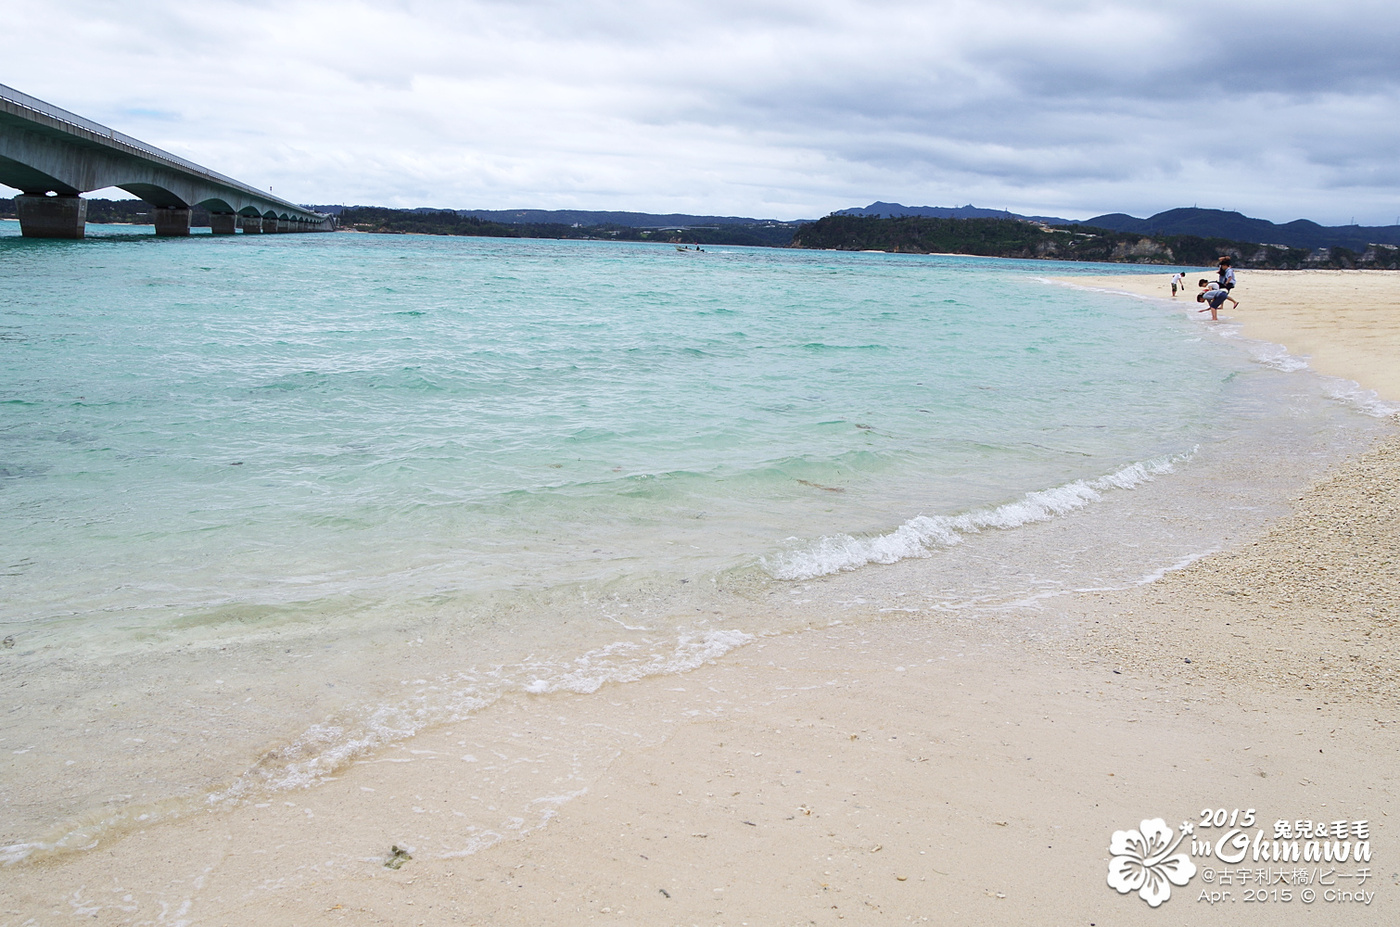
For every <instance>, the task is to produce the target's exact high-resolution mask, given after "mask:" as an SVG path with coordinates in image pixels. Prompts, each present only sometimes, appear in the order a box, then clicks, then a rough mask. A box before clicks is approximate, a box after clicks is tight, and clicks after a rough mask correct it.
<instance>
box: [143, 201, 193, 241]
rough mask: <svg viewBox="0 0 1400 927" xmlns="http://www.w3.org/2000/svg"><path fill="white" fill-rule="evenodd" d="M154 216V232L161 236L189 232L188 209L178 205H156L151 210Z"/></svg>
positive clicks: (186, 233)
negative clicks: (167, 206)
mask: <svg viewBox="0 0 1400 927" xmlns="http://www.w3.org/2000/svg"><path fill="white" fill-rule="evenodd" d="M151 214H152V215H153V216H154V217H155V222H156V234H157V235H163V236H178V235H188V234H189V233H190V211H189V209H188V208H184V209H182V208H180V207H179V206H173V207H169V208H166V207H163V206H158V207H156V208H155V209H153V210H151Z"/></svg>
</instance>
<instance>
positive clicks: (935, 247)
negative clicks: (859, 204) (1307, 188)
mask: <svg viewBox="0 0 1400 927" xmlns="http://www.w3.org/2000/svg"><path fill="white" fill-rule="evenodd" d="M792 244H793V247H795V248H821V249H827V250H836V251H890V252H903V253H912V254H970V255H980V256H983V257H1005V258H1028V259H1039V260H1061V261H1107V262H1114V263H1126V264H1166V265H1176V266H1189V267H1206V266H1209V265H1212V264H1214V263H1215V262H1216V260H1217V259H1218V258H1219V257H1221V256H1223V255H1229V256H1230V257H1231V258H1232V259H1233V260H1234V262H1235V265H1236V266H1238V267H1261V268H1280V269H1295V268H1300V267H1343V268H1349V267H1374V268H1387V269H1395V268H1397V267H1400V259H1398V258H1400V249H1397V248H1394V247H1385V246H1380V247H1368V248H1365V249H1364V250H1363V249H1358V250H1350V249H1346V248H1340V247H1337V248H1331V249H1325V250H1322V251H1312V250H1309V249H1307V248H1287V247H1279V246H1276V245H1269V244H1260V243H1257V242H1251V241H1239V240H1235V239H1229V238H1219V237H1210V238H1207V237H1202V236H1199V235H1160V236H1154V235H1146V234H1142V233H1138V232H1124V231H1116V230H1113V229H1103V228H1094V227H1091V226H1087V225H1064V226H1047V225H1042V224H1038V223H1033V222H1025V221H1021V220H1019V219H939V218H921V217H916V216H904V217H899V218H894V219H882V218H878V217H872V216H850V215H831V216H827V217H826V218H825V219H819V220H817V221H816V222H811V223H806V224H804V225H802V226H801V227H799V228H798V229H797V231H796V232H795V233H794V235H793V239H792Z"/></svg>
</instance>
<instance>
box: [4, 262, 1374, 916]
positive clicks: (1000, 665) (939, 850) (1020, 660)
mask: <svg viewBox="0 0 1400 927" xmlns="http://www.w3.org/2000/svg"><path fill="white" fill-rule="evenodd" d="M1166 280H1167V277H1166V275H1164V274H1161V275H1148V276H1144V277H1141V278H1137V277H1122V276H1113V277H1103V278H1074V280H1073V282H1075V283H1077V284H1082V285H1090V286H1100V287H1105V288H1114V289H1122V290H1125V291H1131V292H1135V293H1142V294H1145V295H1152V296H1168V298H1169V294H1168V290H1167V286H1166ZM1236 295H1237V297H1238V298H1239V299H1240V300H1241V306H1240V309H1239V310H1238V311H1232V312H1226V313H1224V315H1225V316H1227V317H1229V318H1230V319H1233V320H1236V321H1238V322H1240V323H1241V324H1242V325H1243V326H1244V333H1245V335H1246V336H1248V337H1251V338H1259V339H1264V340H1270V341H1275V342H1279V343H1282V344H1285V345H1287V346H1288V348H1289V350H1290V351H1292V352H1294V353H1296V354H1301V355H1307V356H1308V357H1309V358H1310V363H1311V364H1312V365H1313V366H1314V367H1316V368H1317V369H1318V370H1319V371H1322V372H1325V373H1328V374H1333V375H1336V376H1342V377H1347V378H1349V379H1354V380H1357V381H1358V382H1360V383H1361V384H1362V385H1363V386H1365V387H1367V388H1370V389H1374V390H1376V391H1377V392H1378V393H1379V394H1380V395H1381V396H1382V397H1385V398H1388V399H1392V400H1400V372H1397V371H1396V369H1395V365H1394V363H1393V361H1394V358H1395V357H1397V356H1400V274H1388V273H1370V272H1357V273H1346V272H1330V271H1318V272H1300V273H1263V272H1254V271H1241V272H1240V286H1239V288H1238V290H1237V291H1236ZM1180 299H1181V298H1180V297H1179V298H1178V300H1179V301H1180ZM1203 324H1208V323H1204V322H1203ZM1267 474H1268V470H1267V462H1261V463H1260V470H1259V474H1258V476H1257V478H1258V479H1267ZM1251 478H1254V477H1253V476H1251ZM1292 505H1293V511H1292V514H1290V515H1287V516H1286V517H1283V518H1281V519H1279V520H1276V521H1274V522H1273V523H1272V524H1271V525H1270V526H1269V527H1267V528H1266V529H1265V530H1263V531H1262V532H1259V533H1258V534H1257V535H1256V536H1252V537H1249V538H1242V539H1240V540H1239V542H1238V543H1237V544H1235V545H1234V546H1233V547H1231V548H1230V549H1227V550H1224V551H1221V552H1219V553H1216V554H1213V555H1210V556H1207V557H1204V558H1202V559H1200V560H1197V561H1196V562H1195V563H1193V564H1191V565H1190V566H1188V567H1186V568H1184V569H1180V570H1177V571H1175V572H1170V573H1168V574H1166V575H1165V576H1164V577H1163V578H1161V579H1160V580H1158V581H1156V582H1154V583H1150V584H1147V585H1142V586H1138V587H1133V588H1128V589H1121V590H1115V591H1100V592H1078V593H1073V594H1067V595H1062V596H1059V597H1057V598H1054V599H1051V600H1047V601H1046V602H1044V603H1041V604H1040V605H1038V606H1037V607H1036V608H1035V609H1034V610H1033V612H1032V613H1031V614H1030V615H1029V616H1028V615H1027V613H1026V612H1027V611H1028V610H1021V611H1019V612H1018V611H1014V610H1009V611H1007V612H1006V613H1005V617H1004V618H1001V619H998V620H994V621H993V620H979V621H978V622H977V623H976V624H975V625H974V624H972V623H971V622H968V621H965V620H961V619H959V618H958V617H957V616H955V615H946V614H945V615H928V614H918V613H917V609H911V610H909V611H907V612H901V611H894V610H889V606H888V603H890V602H893V601H896V600H897V597H898V595H900V594H904V593H917V590H918V589H919V588H920V587H921V584H922V583H924V582H926V571H927V570H928V569H929V568H930V567H929V562H928V561H926V560H910V561H904V562H901V563H899V564H895V565H893V566H889V567H884V568H881V569H882V573H881V580H880V582H881V583H882V584H883V586H884V588H885V589H886V591H887V593H888V594H887V595H886V596H884V597H883V599H881V600H880V601H876V600H874V599H866V600H865V601H858V600H857V599H856V598H854V597H853V596H852V595H851V594H850V587H849V586H848V582H849V580H848V578H846V577H844V576H835V577H830V578H828V579H825V580H817V581H812V582H809V583H804V584H802V586H801V589H802V593H803V597H804V598H805V600H806V603H805V604H804V605H802V607H803V608H805V609H808V610H809V611H810V613H811V617H812V620H811V624H812V626H813V628H814V629H813V630H808V631H804V632H799V633H792V634H786V635H781V636H773V637H769V638H764V639H761V640H759V641H757V642H756V643H753V644H751V645H749V646H747V647H743V648H740V649H739V650H737V651H734V652H732V653H731V654H729V655H727V656H725V657H723V658H721V659H719V660H717V661H714V662H712V663H710V664H707V665H705V666H703V667H701V668H699V669H696V670H694V671H692V672H689V673H685V674H681V675H674V676H660V677H654V678H650V679H645V680H642V681H640V682H634V683H629V684H626V685H618V686H612V687H610V688H609V689H606V690H604V691H603V692H602V693H599V694H595V695H591V696H578V695H571V694H550V695H540V696H526V695H522V696H520V697H518V698H512V699H507V700H503V701H502V702H501V703H498V704H497V705H494V706H492V707H490V708H487V709H485V710H483V711H482V712H481V713H480V714H479V715H477V716H474V717H472V718H471V719H469V720H467V721H463V722H460V723H456V724H451V725H446V726H442V727H438V728H435V729H432V730H430V731H428V732H426V733H423V734H420V735H418V736H416V737H413V738H412V739H410V740H408V741H405V742H403V743H400V744H398V745H396V746H393V747H391V748H387V749H385V750H383V751H381V752H379V753H377V754H374V755H372V756H370V757H368V758H366V759H363V760H361V761H359V762H357V763H355V764H353V765H351V766H349V767H348V768H347V769H345V770H344V771H342V772H341V773H340V774H339V775H338V776H337V777H335V778H334V780H333V781H329V782H326V783H323V784H321V785H319V786H317V787H315V788H311V789H306V790H300V791H295V792H289V793H284V794H283V795H281V796H279V797H278V798H277V799H276V800H274V801H268V802H261V803H257V804H242V805H237V806H234V807H228V808H220V809H215V810H210V811H208V812H207V813H200V814H197V815H192V816H186V817H182V818H180V819H177V820H174V821H172V822H168V823H161V822H154V823H150V824H149V825H142V826H139V827H137V828H136V829H134V830H133V831H132V832H131V833H129V834H127V835H126V836H125V837H123V838H122V839H119V840H110V841H104V842H103V843H102V844H101V845H99V846H97V847H96V848H94V849H93V850H91V851H88V852H84V853H70V854H67V855H65V856H63V857H60V858H54V859H49V860H44V859H36V860H32V861H29V862H26V863H24V864H22V865H18V866H13V867H10V868H8V869H7V870H5V871H4V873H3V879H0V911H3V912H4V917H3V918H0V924H4V925H19V924H26V923H57V922H59V921H66V920H68V919H70V918H72V919H78V918H81V919H82V921H83V922H84V923H93V924H126V923H189V924H209V925H221V924H226V925H241V924H260V925H269V927H277V925H306V924H336V923H352V924H426V925H436V924H473V925H475V924H480V925H527V924H528V925H542V924H558V925H574V924H582V923H599V924H635V925H661V924H666V925H670V924H706V925H716V924H723V925H741V924H752V925H786V924H820V925H828V924H837V923H855V924H879V923H930V924H948V925H969V924H973V925H975V924H1057V925H1069V924H1081V925H1104V924H1115V925H1118V924H1129V925H1132V924H1180V923H1193V924H1222V925H1224V924H1230V925H1238V924H1255V923H1257V924H1261V925H1263V924H1269V925H1277V924H1309V925H1331V924H1338V925H1340V924H1393V923H1395V922H1396V921H1397V919H1400V875H1397V874H1396V873H1397V870H1400V839H1397V838H1400V831H1398V830H1397V827H1396V823H1397V820H1400V805H1397V791H1400V760H1397V756H1400V740H1398V739H1397V734H1398V733H1400V729H1398V728H1400V683H1397V679H1398V678H1400V637H1398V636H1397V626H1398V623H1400V435H1397V434H1395V433H1391V434H1390V435H1389V437H1387V438H1385V439H1383V440H1382V441H1381V443H1379V444H1378V445H1377V446H1376V447H1375V448H1374V449H1373V450H1372V451H1371V452H1369V453H1367V454H1364V455H1360V456H1358V457H1356V458H1354V459H1352V460H1349V461H1347V462H1346V463H1344V464H1343V465H1341V466H1340V467H1339V468H1337V469H1336V470H1335V471H1334V472H1333V473H1331V474H1328V475H1325V476H1324V477H1323V478H1321V479H1320V480H1318V481H1317V482H1316V483H1315V484H1314V485H1313V486H1312V487H1311V488H1309V489H1308V490H1307V491H1306V492H1305V493H1303V494H1302V495H1301V497H1299V498H1297V499H1296V500H1294V501H1293V504H1292ZM1044 530H1045V531H1047V532H1049V531H1053V530H1056V529H1055V528H1054V527H1053V526H1051V527H1047V528H1045V529H1044ZM835 619H840V620H841V621H842V623H841V624H840V625H838V626H831V622H832V621H833V620H835ZM526 740H528V741H529V742H530V743H531V744H533V745H534V746H535V747H536V748H539V747H540V746H541V745H545V746H544V749H543V750H540V749H535V750H533V751H530V752H529V758H528V760H526V759H525V757H526V752H525V751H523V750H521V749H520V745H521V743H522V742H524V741H526ZM522 779H524V780H533V782H530V783H529V784H531V785H538V784H539V783H542V782H543V783H550V782H558V783H560V791H559V793H558V798H557V801H553V802H546V803H537V804H536V805H535V807H534V810H533V813H532V816H531V817H530V818H528V819H527V818H520V819H519V820H518V824H516V825H515V826H513V827H509V828H498V829H495V830H483V829H479V828H470V829H468V828H466V826H465V824H464V822H466V821H468V820H472V819H473V818H472V816H471V815H470V814H469V813H468V812H471V811H472V810H473V809H480V808H483V807H487V806H491V807H494V806H497V805H499V806H500V807H502V808H505V807H508V806H509V805H510V803H511V800H512V798H513V797H516V791H515V790H518V789H522V788H523V786H521V785H519V783H520V782H521V780H522ZM579 783H583V784H582V786H580V785H579ZM538 792H539V789H535V793H538ZM521 794H525V793H524V792H521ZM1220 808H1223V809H1226V810H1227V812H1233V811H1236V810H1238V811H1239V812H1241V813H1244V812H1246V811H1247V810H1248V809H1255V811H1256V813H1257V817H1258V824H1257V825H1256V826H1257V827H1262V828H1264V829H1265V830H1266V831H1267V834H1268V836H1272V835H1273V825H1274V822H1275V820H1278V819H1288V820H1295V819H1303V818H1308V819H1311V820H1318V821H1326V822H1333V821H1347V822H1349V823H1355V822H1363V821H1364V822H1366V823H1365V825H1364V826H1365V827H1366V828H1369V840H1370V844H1371V851H1372V855H1373V859H1372V862H1371V863H1370V865H1368V866H1360V865H1357V864H1355V863H1347V864H1345V865H1344V864H1340V863H1339V864H1336V865H1333V866H1329V867H1328V868H1331V869H1333V870H1334V873H1333V876H1332V877H1331V879H1332V883H1333V884H1332V885H1331V886H1330V887H1324V885H1325V883H1318V884H1311V885H1305V884H1302V883H1299V884H1297V885H1293V883H1292V882H1291V881H1290V882H1287V883H1282V884H1281V883H1277V882H1276V883H1273V884H1272V885H1270V884H1268V882H1267V880H1266V882H1265V883H1259V882H1257V881H1256V882H1245V883H1242V882H1241V881H1240V879H1239V874H1238V871H1235V872H1234V873H1233V876H1232V879H1231V881H1230V883H1229V884H1223V882H1222V879H1221V876H1219V875H1213V876H1212V877H1211V880H1210V881H1206V880H1205V877H1204V876H1203V875H1202V874H1199V873H1198V874H1197V875H1196V876H1195V877H1194V878H1193V879H1192V880H1191V881H1190V882H1189V883H1188V884H1187V885H1185V886H1181V887H1173V889H1172V894H1171V897H1170V899H1169V900H1168V901H1167V902H1165V904H1164V905H1163V906H1162V907H1160V908H1152V907H1149V906H1148V905H1147V904H1146V903H1144V902H1143V901H1142V900H1140V899H1139V898H1138V897H1136V896H1135V895H1132V894H1128V895H1123V894H1119V893H1118V892H1116V891H1114V890H1113V889H1111V888H1110V887H1109V886H1108V884H1107V882H1106V877H1107V874H1108V867H1109V859H1110V853H1109V843H1110V839H1111V837H1112V835H1113V833H1114V832H1115V831H1118V830H1127V829H1131V828H1137V827H1138V826H1139V822H1140V821H1142V820H1144V819H1152V818H1158V817H1162V818H1164V819H1165V820H1166V821H1167V823H1168V825H1170V826H1172V827H1176V826H1178V825H1180V824H1181V823H1182V822H1183V821H1189V822H1192V823H1193V824H1194V825H1195V833H1194V834H1193V836H1195V837H1200V836H1201V835H1205V836H1207V837H1209V838H1210V839H1211V840H1212V841H1214V840H1215V839H1217V838H1218V837H1219V836H1220V835H1221V834H1223V833H1224V829H1223V828H1222V829H1214V828H1207V827H1204V826H1202V825H1203V823H1204V822H1203V820H1202V815H1201V812H1202V811H1203V810H1206V809H1220ZM1251 834H1252V830H1251ZM1189 840H1190V838H1188V842H1189ZM394 846H399V847H402V848H404V849H405V850H406V851H407V852H408V854H409V856H411V858H404V859H401V860H399V862H400V863H401V865H400V866H399V868H396V869H395V868H389V867H387V866H386V865H385V863H386V862H390V861H391V847H394ZM1195 862H1196V864H1197V865H1198V868H1200V869H1205V868H1207V865H1208V864H1209V863H1211V862H1213V861H1211V860H1203V859H1200V858H1197V859H1196V860H1195ZM1223 868H1225V869H1226V870H1238V869H1243V868H1251V869H1254V870H1262V869H1265V868H1268V869H1270V870H1271V871H1277V870H1281V869H1282V868H1283V867H1281V866H1276V865H1275V866H1268V865H1266V864H1264V863H1250V864H1247V865H1246V864H1243V863H1242V864H1240V866H1238V867H1236V866H1225V867H1223ZM1288 868H1289V869H1291V870H1293V869H1303V868H1305V867H1303V866H1301V865H1295V866H1290V867H1288ZM1306 868H1316V867H1306ZM1362 868H1365V869H1366V870H1367V875H1366V876H1365V878H1364V879H1360V880H1358V877H1357V875H1356V873H1357V871H1358V870H1359V869H1362ZM1338 875H1340V876H1341V877H1342V881H1338V879H1337V876H1338ZM1269 878H1270V879H1272V876H1270V877H1269ZM1288 885H1292V887H1293V892H1294V897H1293V900H1291V901H1288V902H1283V901H1279V900H1277V895H1275V896H1272V897H1270V898H1269V899H1268V900H1266V901H1256V900H1253V899H1252V898H1249V897H1246V893H1254V892H1259V891H1265V890H1269V891H1277V890H1278V889H1280V888H1282V887H1287V886H1288ZM1305 888H1308V889H1310V890H1312V891H1314V892H1315V895H1316V897H1315V900H1313V901H1312V902H1310V903H1304V902H1303V901H1302V900H1301V893H1302V892H1303V890H1304V889H1305ZM1327 891H1331V892H1333V893H1334V894H1335V893H1337V892H1341V891H1346V892H1348V893H1356V892H1358V891H1359V892H1361V893H1362V896H1363V898H1362V900H1359V901H1358V900H1352V899H1351V897H1350V894H1349V895H1348V897H1347V898H1346V899H1345V900H1343V899H1341V897H1340V895H1338V896H1337V900H1328V896H1326V895H1325V894H1324V893H1325V892H1327ZM1209 892H1229V893H1231V894H1230V895H1228V896H1222V897H1221V898H1220V899H1219V900H1218V903H1214V904H1213V903H1211V901H1210V900H1208V899H1209V897H1210V896H1209V895H1208V894H1207V895H1204V896H1203V893H1209ZM1366 893H1373V894H1372V895H1371V896H1370V900H1369V901H1368V900H1366V898H1365V895H1366ZM1203 897H1205V898H1206V899H1207V900H1202V898H1203Z"/></svg>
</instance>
